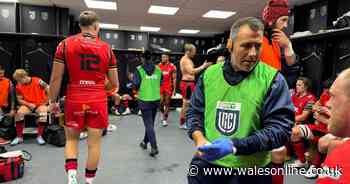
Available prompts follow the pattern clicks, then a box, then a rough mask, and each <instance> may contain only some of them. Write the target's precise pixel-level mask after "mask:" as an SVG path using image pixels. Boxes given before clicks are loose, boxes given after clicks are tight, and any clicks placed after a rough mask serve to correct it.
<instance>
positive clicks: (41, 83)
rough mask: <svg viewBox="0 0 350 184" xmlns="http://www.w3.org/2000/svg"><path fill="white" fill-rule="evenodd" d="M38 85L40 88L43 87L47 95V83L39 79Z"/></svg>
mask: <svg viewBox="0 0 350 184" xmlns="http://www.w3.org/2000/svg"><path fill="white" fill-rule="evenodd" d="M39 85H40V87H41V88H43V89H44V90H45V93H46V95H48V94H49V85H48V84H47V83H46V82H45V81H43V80H41V79H40V81H39Z"/></svg>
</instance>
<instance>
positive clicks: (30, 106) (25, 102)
mask: <svg viewBox="0 0 350 184" xmlns="http://www.w3.org/2000/svg"><path fill="white" fill-rule="evenodd" d="M16 96H17V101H18V103H19V104H20V105H24V106H27V107H29V108H31V109H34V108H35V105H34V104H32V103H29V102H27V101H25V100H24V98H23V96H22V95H21V94H20V93H18V92H17V95H16Z"/></svg>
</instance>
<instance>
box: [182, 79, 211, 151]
mask: <svg viewBox="0 0 350 184" xmlns="http://www.w3.org/2000/svg"><path fill="white" fill-rule="evenodd" d="M204 100H205V99H204V90H203V76H200V78H199V80H198V83H197V85H196V90H195V92H194V93H193V95H192V96H191V101H190V106H189V109H188V111H187V113H186V119H187V123H188V124H189V126H190V130H189V131H188V135H189V136H190V138H192V139H193V141H194V144H195V146H196V147H199V146H203V145H205V144H207V143H208V140H207V139H206V138H205V133H204V110H205V101H204Z"/></svg>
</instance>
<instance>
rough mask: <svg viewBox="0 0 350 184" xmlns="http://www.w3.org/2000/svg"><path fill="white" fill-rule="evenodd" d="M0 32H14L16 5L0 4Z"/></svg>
mask: <svg viewBox="0 0 350 184" xmlns="http://www.w3.org/2000/svg"><path fill="white" fill-rule="evenodd" d="M0 25H1V26H0V32H16V4H15V3H0Z"/></svg>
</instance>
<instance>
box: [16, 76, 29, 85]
mask: <svg viewBox="0 0 350 184" xmlns="http://www.w3.org/2000/svg"><path fill="white" fill-rule="evenodd" d="M16 81H17V82H18V83H19V84H27V83H28V82H29V81H28V78H27V77H18V78H17V79H16Z"/></svg>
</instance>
